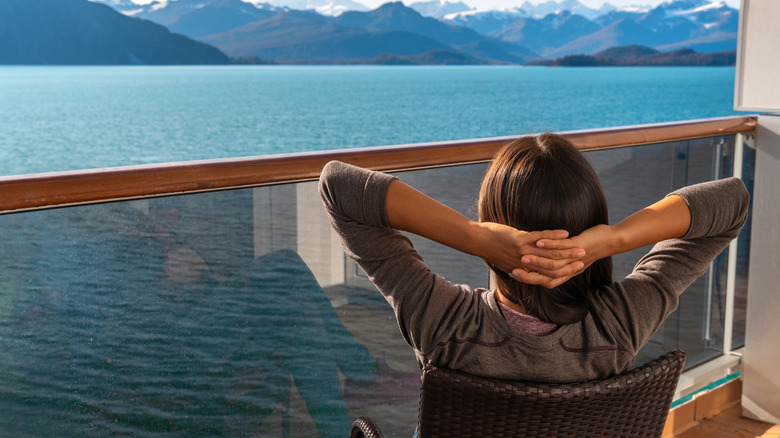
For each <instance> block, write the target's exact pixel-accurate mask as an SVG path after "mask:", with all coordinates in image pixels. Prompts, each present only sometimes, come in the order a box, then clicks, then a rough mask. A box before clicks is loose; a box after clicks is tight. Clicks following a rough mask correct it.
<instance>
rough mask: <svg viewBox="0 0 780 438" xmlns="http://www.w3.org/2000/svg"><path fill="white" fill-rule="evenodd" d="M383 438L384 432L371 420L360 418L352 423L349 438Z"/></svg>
mask: <svg viewBox="0 0 780 438" xmlns="http://www.w3.org/2000/svg"><path fill="white" fill-rule="evenodd" d="M363 437H365V438H383V435H382V431H380V430H379V428H378V427H377V425H376V424H374V422H373V421H371V420H370V419H369V418H366V417H360V418H358V419H357V420H355V421H354V422H353V423H352V430H351V431H350V432H349V438H363Z"/></svg>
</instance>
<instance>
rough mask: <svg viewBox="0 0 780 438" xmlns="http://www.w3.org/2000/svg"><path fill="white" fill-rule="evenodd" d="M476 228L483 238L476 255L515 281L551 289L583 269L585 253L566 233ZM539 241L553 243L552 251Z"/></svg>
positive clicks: (487, 224) (486, 224) (484, 225)
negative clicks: (539, 243) (479, 230)
mask: <svg viewBox="0 0 780 438" xmlns="http://www.w3.org/2000/svg"><path fill="white" fill-rule="evenodd" d="M479 227H480V229H481V235H482V236H483V237H482V238H481V239H480V240H481V244H480V245H479V247H480V253H478V254H476V255H479V256H480V257H482V258H483V259H485V260H487V261H488V262H490V263H491V264H493V265H494V266H495V267H497V268H498V269H501V270H502V271H504V272H507V273H509V274H510V275H512V277H513V278H514V279H515V280H517V281H521V282H523V283H528V284H538V285H542V286H545V287H550V288H551V287H555V286H557V285H558V284H559V282H562V281H561V280H562V279H568V278H570V277H571V276H572V275H573V274H575V273H576V272H578V271H580V270H581V269H582V268H583V267H584V263H583V262H582V258H583V257H584V256H585V250H583V249H582V248H579V247H577V245H576V243H575V242H574V241H573V240H571V239H569V238H568V236H569V234H568V232H567V231H566V230H545V231H522V230H518V229H516V228H513V227H510V226H508V225H502V224H497V223H492V222H481V223H479ZM540 240H545V241H555V243H556V244H555V245H554V246H555V248H554V249H553V248H544V247H542V246H540V245H538V242H539V241H540ZM529 256H533V257H529ZM564 281H565V280H564Z"/></svg>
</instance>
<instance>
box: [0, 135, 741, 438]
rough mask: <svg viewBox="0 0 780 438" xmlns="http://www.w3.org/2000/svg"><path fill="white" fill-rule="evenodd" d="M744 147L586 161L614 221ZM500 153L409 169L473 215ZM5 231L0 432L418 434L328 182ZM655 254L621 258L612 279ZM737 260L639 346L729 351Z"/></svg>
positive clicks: (68, 215) (385, 313)
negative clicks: (331, 203)
mask: <svg viewBox="0 0 780 438" xmlns="http://www.w3.org/2000/svg"><path fill="white" fill-rule="evenodd" d="M732 153H733V136H728V137H716V138H710V139H703V140H695V141H689V142H673V143H664V144H655V145H650V146H641V147H631V148H619V149H612V150H604V151H594V152H588V153H586V156H587V157H588V159H589V160H591V162H592V163H593V165H594V167H595V168H596V170H597V172H598V173H599V177H600V178H601V180H602V184H603V187H604V189H605V191H606V193H607V197H608V201H609V204H610V210H611V221H613V222H614V221H617V220H620V219H622V218H623V217H625V216H626V215H628V214H630V213H631V212H633V211H635V210H637V209H639V208H641V207H643V206H645V205H647V204H649V203H651V202H653V201H655V200H657V199H660V198H661V197H663V196H664V195H666V194H667V193H669V192H670V191H672V190H674V189H676V188H678V187H682V186H684V185H687V184H692V183H696V182H701V181H706V180H709V179H712V178H717V177H722V176H726V175H728V174H730V172H731V170H730V169H731V168H730V167H729V164H728V163H729V161H728V160H729V156H730V155H729V154H732ZM746 162H747V160H746ZM486 166H487V165H486V164H485V163H477V164H468V165H461V166H451V167H441V168H433V169H423V170H415V171H408V172H398V173H397V175H399V176H400V177H401V178H402V179H403V180H404V181H405V182H407V183H409V184H411V185H412V186H414V187H417V188H419V189H421V190H423V191H425V192H426V193H429V194H431V195H432V196H433V197H434V198H436V199H438V200H440V201H442V202H444V203H446V204H448V205H451V206H453V207H454V208H456V209H457V210H459V211H461V212H462V213H464V214H466V215H467V216H469V217H472V218H474V217H476V201H477V194H478V190H479V185H480V181H481V179H482V176H483V174H484V172H485V170H486ZM745 235H746V233H744V232H743V234H742V237H740V239H744V236H745ZM747 236H748V238H749V234H747ZM0 238H2V239H3V242H4V244H3V245H1V246H0V252H1V253H2V257H1V258H0V361H1V362H0V363H3V366H2V367H0V430H3V431H5V432H6V433H8V434H10V435H19V436H21V435H56V436H63V435H65V436H68V435H69V436H103V435H114V434H128V435H133V436H151V435H158V434H159V433H160V432H170V433H177V434H182V435H186V436H213V435H229V436H241V435H260V436H293V437H294V436H314V435H317V434H319V435H320V436H346V435H347V430H348V428H349V424H350V419H354V418H356V417H357V416H360V415H368V416H370V417H372V418H376V419H378V420H379V421H380V424H381V426H382V429H383V431H384V432H385V433H386V434H387V435H388V436H411V435H412V434H413V431H414V424H415V421H416V418H417V403H418V397H419V392H418V391H419V370H418V368H417V365H416V363H415V360H414V355H413V353H412V351H411V349H410V348H409V347H408V346H407V345H406V344H405V343H404V341H403V340H402V338H401V336H400V334H399V331H398V327H397V324H396V321H395V317H394V315H393V313H392V311H391V309H390V307H389V305H388V304H387V303H386V302H385V301H384V299H383V298H382V297H381V296H380V295H379V294H378V293H377V292H376V291H375V290H374V289H373V286H371V284H370V282H368V280H367V279H366V278H365V275H364V274H362V273H361V272H360V271H359V269H357V268H356V265H355V264H354V263H353V262H351V261H349V260H348V259H346V257H345V256H344V254H343V251H342V249H341V244H340V242H339V240H338V238H337V236H336V235H335V234H334V233H333V232H332V230H331V228H330V224H329V223H328V221H327V218H326V217H325V214H324V212H323V210H322V208H321V204H320V200H319V196H318V194H317V190H316V183H315V182H304V183H295V184H280V185H274V186H265V187H259V188H249V189H238V190H228V191H219V192H211V193H200V194H192V195H181V196H169V197H161V198H152V199H144V200H138V201H125V202H114V203H106V204H100V205H91V206H79V207H68V208H59V209H53V210H44V211H36V212H27V213H18V214H8V215H3V216H0ZM412 239H413V242H414V244H415V246H416V248H418V250H419V251H420V253H421V254H422V256H423V258H424V259H425V260H426V262H428V263H429V264H430V265H431V267H432V268H433V269H434V270H435V271H437V272H440V273H441V274H443V275H444V276H445V277H446V278H448V279H449V280H451V281H453V282H456V283H465V284H470V285H473V286H484V285H486V284H487V281H488V275H487V269H486V268H485V265H484V263H483V262H482V261H481V260H479V259H476V258H474V257H470V256H466V255H463V254H460V253H457V252H455V251H453V250H450V249H448V248H444V247H442V246H440V245H438V244H434V243H432V242H429V241H426V240H425V239H421V238H418V237H412ZM748 247H749V241H748V242H747V244H745V245H742V244H740V265H739V266H740V270H739V272H740V273H741V274H740V275H741V276H742V277H741V278H742V280H739V281H743V282H745V284H746V275H747V252H746V251H747V248H748ZM646 250H647V249H646V248H645V249H642V250H637V251H633V252H631V253H628V254H623V255H620V256H617V257H616V258H615V275H616V277H619V276H623V275H625V274H626V273H628V272H630V270H631V268H632V267H633V266H634V264H635V263H636V261H637V260H638V259H639V257H641V255H643V254H644V252H646ZM721 257H724V256H721ZM723 260H725V259H723ZM723 260H722V259H721V258H719V259H718V261H717V262H716V263H715V264H714V265H715V268H714V269H713V271H712V273H711V274H707V275H705V276H704V277H702V279H700V280H698V281H697V282H696V283H695V284H694V285H693V286H691V288H690V289H689V290H688V291H686V293H684V294H683V296H682V298H681V302H680V308H679V310H678V311H677V312H675V314H674V315H673V316H672V317H671V318H670V319H669V320H668V321H667V323H666V324H664V326H663V327H662V328H661V329H660V330H659V332H658V333H657V334H656V336H655V337H654V338H653V340H652V341H651V342H650V344H649V345H648V346H647V347H646V348H645V349H644V350H642V352H641V354H640V358H639V360H643V359H645V358H650V357H654V356H657V355H658V354H660V353H661V351H665V350H668V349H671V348H676V347H680V348H683V349H685V350H686V351H687V352H688V354H689V365H690V364H693V363H697V362H700V361H702V360H706V359H707V358H709V357H713V356H714V355H717V354H719V348H720V347H719V345H721V344H722V331H723V328H722V325H719V324H720V323H719V322H718V321H720V320H721V316H720V315H721V307H718V306H720V305H721V304H719V303H720V302H721V301H719V300H720V298H721V296H722V294H723V292H722V290H725V289H723V287H724V286H722V285H724V284H725V280H724V278H725V277H723V275H724V273H725V270H723V269H725V261H723ZM721 266H723V268H721ZM740 287H741V286H739V285H738V290H740V289H739V288H740ZM738 296H739V295H738ZM739 302H740V300H739V299H738V303H739ZM741 305H743V306H744V303H742V304H741ZM742 318H743V319H744V316H743V317H742ZM736 320H737V321H739V317H737V318H736ZM736 325H738V323H737V324H735V326H736ZM719 330H720V331H719ZM736 330H737V329H735V333H738V331H736ZM742 330H743V331H744V329H742ZM736 337H737V336H735V338H736ZM735 344H736V341H735Z"/></svg>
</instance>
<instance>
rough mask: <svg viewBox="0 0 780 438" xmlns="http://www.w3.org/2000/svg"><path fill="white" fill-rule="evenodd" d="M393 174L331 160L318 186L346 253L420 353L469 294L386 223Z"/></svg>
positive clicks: (442, 333) (457, 314) (464, 307)
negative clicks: (389, 188) (440, 273)
mask: <svg viewBox="0 0 780 438" xmlns="http://www.w3.org/2000/svg"><path fill="white" fill-rule="evenodd" d="M394 179H396V178H395V177H392V176H390V175H387V174H384V173H380V172H373V171H369V170H366V169H362V168H359V167H355V166H351V165H348V164H344V163H341V162H338V161H332V162H330V163H328V164H327V165H326V166H325V168H324V169H323V170H322V174H321V176H320V183H319V191H320V196H321V198H322V202H323V205H324V207H325V211H326V213H327V214H328V217H329V218H330V221H331V224H332V225H333V228H334V229H335V230H336V232H337V233H338V235H339V236H340V237H341V242H342V244H343V246H344V250H345V252H346V254H347V255H348V256H349V257H351V258H353V259H354V260H355V261H356V262H357V263H358V265H360V267H361V268H362V269H363V270H364V271H365V272H366V274H367V275H368V276H369V278H370V279H371V281H372V282H373V283H374V285H376V287H377V289H379V291H380V292H381V293H382V294H383V295H384V297H385V299H386V300H387V301H388V303H390V305H391V306H392V307H393V310H394V312H395V314H396V318H397V320H398V325H399V327H400V329H401V333H402V335H403V337H404V339H405V340H406V342H407V343H408V344H409V345H410V346H411V347H412V348H414V349H415V350H417V351H418V352H419V353H421V354H423V355H424V354H426V352H428V351H430V350H431V349H432V348H434V347H435V346H436V343H437V342H438V340H439V339H441V338H442V337H446V336H448V335H449V333H448V332H449V331H450V330H451V329H452V327H456V326H457V325H458V323H457V321H459V320H460V319H462V318H464V314H465V313H466V312H467V311H468V308H469V305H470V304H469V302H470V301H472V298H473V297H472V295H474V294H472V293H470V289H468V288H466V287H463V286H455V285H452V284H451V283H449V282H448V281H446V280H445V279H444V278H443V277H441V276H439V275H437V274H435V273H433V272H432V271H431V270H430V268H428V266H427V265H426V264H425V263H424V262H423V260H422V258H421V257H420V255H419V254H418V253H417V251H416V250H415V249H414V247H413V246H412V243H411V241H410V240H409V239H408V238H407V237H406V236H404V235H403V234H401V233H400V232H399V231H397V230H395V229H393V228H391V227H390V226H389V223H388V220H387V214H386V210H385V199H386V195H387V189H388V186H389V185H390V183H391V182H392V181H393V180H394Z"/></svg>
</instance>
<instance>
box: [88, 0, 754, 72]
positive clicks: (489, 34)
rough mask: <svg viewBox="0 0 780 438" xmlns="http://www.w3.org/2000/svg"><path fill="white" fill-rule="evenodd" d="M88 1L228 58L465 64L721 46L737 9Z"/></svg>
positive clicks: (573, 3)
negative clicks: (624, 49) (430, 59)
mask: <svg viewBox="0 0 780 438" xmlns="http://www.w3.org/2000/svg"><path fill="white" fill-rule="evenodd" d="M94 1H102V2H105V3H107V4H111V5H113V6H114V7H116V8H118V9H119V10H122V11H124V12H125V13H127V14H129V15H131V16H133V17H137V18H143V19H146V20H150V21H153V22H156V23H159V24H162V25H164V26H166V27H168V28H169V29H170V30H171V31H172V32H177V33H181V34H183V35H186V36H188V37H191V38H194V39H198V40H200V41H203V42H206V43H208V44H211V45H213V46H215V47H217V48H219V49H220V50H222V51H223V52H225V53H226V54H228V55H229V56H231V57H257V58H259V59H263V60H266V61H273V62H293V63H308V62H332V63H349V62H370V61H371V60H372V59H374V58H377V57H387V56H389V57H393V56H396V57H404V56H407V57H408V56H418V57H419V56H421V55H423V54H426V53H428V52H437V53H439V54H440V55H441V54H445V53H449V55H447V56H449V57H451V58H453V57H452V55H457V57H454V58H453V59H455V58H457V59H466V60H469V62H470V63H510V64H521V63H525V62H528V61H532V60H534V59H538V58H547V59H553V58H557V57H562V56H566V55H570V54H586V55H588V54H593V53H597V52H600V51H603V50H606V49H608V48H610V47H614V46H627V45H642V46H647V47H651V48H654V49H656V50H659V51H670V50H677V49H682V48H690V49H694V50H696V51H698V52H705V53H709V52H720V51H727V50H735V49H736V36H737V27H738V15H739V11H738V10H736V9H733V8H730V7H729V6H727V5H726V3H725V2H723V1H713V0H673V1H667V2H665V3H661V4H659V5H658V6H656V7H623V8H618V7H615V6H612V5H610V4H609V3H605V4H604V5H603V6H602V7H601V8H599V9H593V8H589V7H587V6H585V5H583V4H582V3H580V2H579V1H578V0H560V1H558V2H556V1H553V0H548V1H546V2H543V3H538V4H532V3H530V2H529V1H525V3H523V4H521V5H520V6H518V7H516V8H513V9H508V10H500V11H499V10H484V11H480V10H475V9H473V8H471V7H469V6H468V5H467V4H466V3H463V2H457V1H456V2H446V1H443V0H429V1H422V2H417V3H413V4H411V5H409V6H405V5H404V4H403V3H400V2H396V3H387V4H384V5H382V6H380V7H378V8H376V9H374V10H364V9H365V8H364V7H362V5H360V4H359V3H356V2H354V1H352V0H271V1H273V2H275V4H274V5H272V4H269V3H261V2H260V0H154V1H153V2H152V3H150V4H148V5H145V6H141V5H137V4H134V3H132V1H131V0H94ZM136 1H138V0H136ZM250 1H251V2H250ZM355 5H357V6H355ZM304 7H305V9H307V10H302V9H300V8H304ZM336 10H337V11H339V12H333V11H336ZM323 11H329V12H328V13H323ZM331 12H333V13H331ZM434 58H435V57H434Z"/></svg>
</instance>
